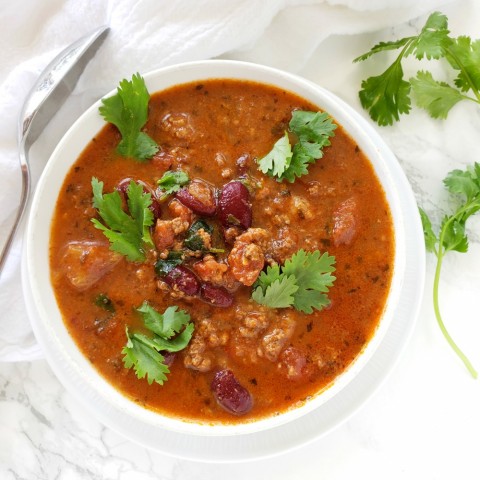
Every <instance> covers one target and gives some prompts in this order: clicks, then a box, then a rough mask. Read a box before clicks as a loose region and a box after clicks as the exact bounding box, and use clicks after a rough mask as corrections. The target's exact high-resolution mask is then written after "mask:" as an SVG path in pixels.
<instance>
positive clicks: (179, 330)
mask: <svg viewBox="0 0 480 480" xmlns="http://www.w3.org/2000/svg"><path fill="white" fill-rule="evenodd" d="M137 310H138V311H139V312H140V313H141V314H142V316H143V322H144V325H145V328H147V329H148V330H149V331H150V332H151V333H152V334H153V335H152V336H147V335H144V334H143V333H130V332H129V331H128V329H126V335H127V344H126V345H125V347H123V350H122V353H123V354H124V355H125V356H124V357H123V363H124V365H125V368H132V367H133V368H134V369H135V373H136V375H137V378H139V379H142V378H145V376H146V378H147V381H148V384H149V385H151V384H152V383H153V382H156V383H158V384H160V385H163V383H164V382H165V381H166V380H167V373H170V370H169V368H168V366H167V365H166V364H165V362H164V360H165V357H164V356H163V355H162V354H161V353H160V352H165V351H166V352H178V351H179V350H183V349H184V348H185V347H186V346H187V345H188V342H190V339H191V338H192V334H193V330H194V325H193V323H191V322H190V315H189V314H188V313H187V312H186V311H184V310H178V307H177V306H173V307H168V308H167V309H166V310H165V312H164V313H163V314H161V313H159V312H158V311H157V310H155V309H154V308H153V307H151V306H150V305H149V304H148V302H144V303H143V305H142V306H141V307H139V308H138V309H137Z"/></svg>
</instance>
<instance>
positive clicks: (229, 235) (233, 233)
mask: <svg viewBox="0 0 480 480" xmlns="http://www.w3.org/2000/svg"><path fill="white" fill-rule="evenodd" d="M241 233H242V229H241V228H240V227H229V228H227V229H226V230H225V231H224V232H223V237H224V238H225V242H226V243H229V244H231V243H233V242H234V241H235V239H236V238H237V237H238V236H239V235H240V234H241Z"/></svg>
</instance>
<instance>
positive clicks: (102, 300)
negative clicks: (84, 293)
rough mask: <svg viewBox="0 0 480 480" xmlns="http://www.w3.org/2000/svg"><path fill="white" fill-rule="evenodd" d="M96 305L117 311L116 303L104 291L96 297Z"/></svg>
mask: <svg viewBox="0 0 480 480" xmlns="http://www.w3.org/2000/svg"><path fill="white" fill-rule="evenodd" d="M95 305H96V306H97V307H100V308H103V309H104V310H106V311H107V312H111V313H115V305H113V302H112V301H111V300H110V299H109V298H108V297H107V296H106V295H105V294H104V293H100V294H99V295H97V296H96V297H95Z"/></svg>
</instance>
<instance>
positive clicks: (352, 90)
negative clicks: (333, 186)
mask: <svg viewBox="0 0 480 480" xmlns="http://www.w3.org/2000/svg"><path fill="white" fill-rule="evenodd" d="M478 3H479V2H475V1H474V0H472V1H463V2H454V3H452V4H449V5H447V6H445V8H444V9H442V11H444V12H445V13H446V14H447V15H448V17H449V20H450V26H451V30H452V32H453V33H454V34H456V35H459V34H461V33H465V34H469V35H471V36H472V37H473V38H480V28H479V25H480V6H479V5H478ZM417 30H418V25H417V24H416V23H412V24H405V25H402V26H399V27H397V28H395V29H389V30H387V31H381V32H376V33H372V34H365V35H356V36H337V37H334V38H330V39H328V40H326V41H325V42H324V43H323V44H322V48H321V49H319V50H318V51H316V52H315V54H314V55H313V57H312V58H311V60H310V61H309V62H308V64H307V65H305V66H304V67H303V68H302V69H301V71H300V72H299V73H300V74H301V75H303V76H305V77H306V78H308V79H310V80H313V81H315V82H317V83H319V84H321V85H322V86H324V87H326V88H327V89H330V90H331V91H332V92H334V93H335V94H337V95H338V96H340V97H341V98H343V99H344V100H345V101H347V102H348V103H349V104H350V105H352V106H353V107H354V108H355V109H357V111H359V112H360V113H361V114H362V115H363V116H365V118H367V115H366V114H365V112H363V111H362V110H361V107H360V105H359V103H358V99H357V92H358V86H359V84H360V81H361V79H362V78H365V77H366V76H367V75H371V72H372V68H374V67H373V65H374V64H372V63H370V64H368V65H367V64H362V65H353V64H352V63H351V59H352V58H354V57H355V56H357V55H358V54H360V53H363V52H364V51H366V50H368V49H369V47H370V46H372V45H373V44H374V43H376V42H378V41H380V40H389V39H395V38H399V37H400V36H403V35H406V34H411V33H412V32H415V31H417ZM380 64H381V63H380V62H379V63H377V64H376V66H377V68H378V65H380ZM408 65H409V68H411V70H412V72H413V71H414V69H415V68H416V67H418V65H416V64H415V62H414V61H412V62H410V63H409V64H408ZM431 66H432V68H433V69H436V71H437V72H440V74H441V72H442V71H444V70H443V68H442V66H441V65H438V64H437V63H435V64H433V63H432V65H431ZM428 67H430V65H428ZM415 71H416V70H415ZM376 128H377V130H378V131H379V132H380V133H381V135H382V136H383V138H384V139H385V141H386V143H387V144H388V145H389V146H390V148H391V149H392V150H393V152H394V153H395V155H396V156H397V158H398V160H399V162H400V164H401V166H402V167H403V169H404V171H405V173H406V175H407V177H408V179H409V181H410V183H411V185H412V188H413V190H414V193H415V196H416V199H417V201H418V203H419V205H421V206H422V207H423V208H424V209H425V210H426V211H427V212H428V213H429V214H431V215H432V217H433V219H434V220H435V222H438V221H439V220H440V219H441V217H442V215H443V214H444V213H445V212H447V211H448V209H449V202H448V197H447V194H446V192H445V190H444V189H443V186H442V179H443V178H444V177H445V175H446V174H447V173H448V172H449V171H450V170H452V169H454V168H464V167H465V166H466V165H468V164H470V163H473V162H474V161H480V142H479V132H480V108H479V107H478V105H475V104H473V102H471V104H467V103H465V102H463V103H461V104H459V105H457V106H456V107H455V108H454V109H453V110H452V112H451V114H450V115H449V117H448V119H447V120H446V121H438V120H432V119H431V118H429V117H428V116H427V115H426V114H425V113H424V112H422V111H419V110H418V109H414V110H413V111H412V113H411V114H410V115H409V116H406V117H404V118H403V119H402V121H401V122H399V123H397V124H396V125H395V126H393V127H388V128H380V127H376ZM479 227H480V217H479V218H473V219H472V221H471V222H470V223H469V225H468V234H469V238H470V248H469V252H468V253H467V254H457V253H451V254H449V255H448V257H447V258H446V259H445V263H444V267H443V274H442V281H441V286H440V288H441V307H442V310H443V315H444V319H445V323H446V324H447V328H448V329H449V331H450V333H451V335H452V336H453V338H454V339H455V340H456V342H457V343H458V344H459V345H460V346H461V348H462V349H463V351H464V352H465V353H467V355H468V356H469V358H470V360H471V361H472V363H473V364H474V365H475V366H476V367H477V369H480V348H479V346H480V321H479V318H478V306H477V303H476V300H477V295H478V293H479V292H480V235H479V231H480V230H479ZM434 260H435V259H434V257H433V256H432V255H428V256H427V276H426V284H425V293H424V296H423V301H422V305H421V309H420V315H419V318H418V321H417V323H416V326H415V329H414V332H413V335H412V338H411V340H410V341H409V343H408V345H406V348H405V349H404V352H403V354H402V356H401V358H400V360H399V362H398V363H397V365H396V366H395V368H394V369H393V371H392V372H391V374H390V375H389V377H388V378H387V380H386V381H385V382H384V384H383V385H382V387H381V388H380V389H379V390H378V391H377V392H376V393H375V394H374V395H373V396H372V397H371V398H370V399H369V401H368V402H367V403H366V404H365V405H363V406H362V408H361V409H360V410H359V411H358V412H356V413H355V415H353V416H352V417H351V418H350V419H349V420H348V421H346V422H345V423H343V424H342V425H340V426H338V428H336V429H335V430H334V431H332V432H331V433H329V434H328V435H326V436H323V437H322V438H320V439H317V440H315V441H314V442H312V443H309V444H308V445H304V446H301V447H300V448H297V449H295V450H293V451H290V452H288V453H283V454H280V455H278V456H276V457H274V458H270V459H265V460H257V461H253V462H247V463H240V464H236V465H235V466H233V467H232V465H229V464H207V463H200V462H193V461H187V460H180V459H176V458H172V457H169V456H166V455H163V454H161V453H158V452H155V451H152V450H149V449H147V448H144V447H142V446H139V445H137V444H134V443H132V442H130V441H129V440H126V439H125V438H123V437H122V436H120V435H119V434H117V433H115V432H113V431H111V430H110V429H108V428H106V427H104V426H102V424H101V423H99V422H98V421H97V420H96V419H95V418H92V416H91V415H90V414H89V412H88V411H87V410H85V408H84V407H83V406H82V404H81V403H79V401H78V400H77V399H76V398H74V397H73V396H71V395H70V394H69V393H67V392H66V391H65V390H64V388H63V387H62V385H61V384H60V383H59V382H58V381H57V379H56V377H55V376H54V375H53V373H52V370H51V369H50V367H49V366H48V364H47V363H46V361H44V360H38V361H34V362H24V363H0V478H2V479H3V480H16V479H26V480H31V479H59V480H67V479H68V480H70V479H82V480H83V479H102V480H104V479H112V480H114V479H115V480H124V479H128V480H136V479H138V480H140V479H141V480H147V479H172V480H177V479H202V480H203V479H205V480H207V479H208V480H215V479H218V480H220V479H224V478H229V479H231V480H234V479H243V478H248V479H257V478H258V479H261V478H262V479H263V478H271V479H277V480H280V479H282V480H283V479H293V478H302V479H314V478H328V479H329V480H337V479H351V478H364V476H366V475H368V478H370V479H384V478H388V479H389V480H396V479H422V480H430V479H431V480H433V479H435V480H444V479H445V480H446V479H452V478H458V479H478V478H480V464H479V462H478V447H479V445H480V383H479V381H478V380H477V381H475V380H473V379H472V378H471V377H470V375H469V374H468V372H467V371H466V369H465V368H464V367H463V365H462V364H461V362H460V361H459V360H458V359H457V357H456V356H455V355H454V354H453V352H452V351H451V349H450V348H449V346H448V345H447V343H446V342H445V340H444V338H443V337H442V335H441V332H440V330H439V328H438V326H437V324H436V320H435V317H434V313H433V306H432V283H433V273H434V268H435V261H434Z"/></svg>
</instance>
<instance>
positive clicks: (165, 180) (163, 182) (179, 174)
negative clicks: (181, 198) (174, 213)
mask: <svg viewBox="0 0 480 480" xmlns="http://www.w3.org/2000/svg"><path fill="white" fill-rule="evenodd" d="M189 181H190V178H189V177H188V175H187V174H186V173H185V172H184V171H183V170H177V171H171V170H169V171H168V172H165V173H164V174H163V175H162V178H161V179H160V180H158V181H157V185H158V188H159V189H160V190H162V191H163V195H162V197H161V198H162V199H164V198H166V197H168V195H171V194H172V193H175V192H178V191H179V190H180V188H181V187H183V185H186V184H187V183H188V182H189Z"/></svg>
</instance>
